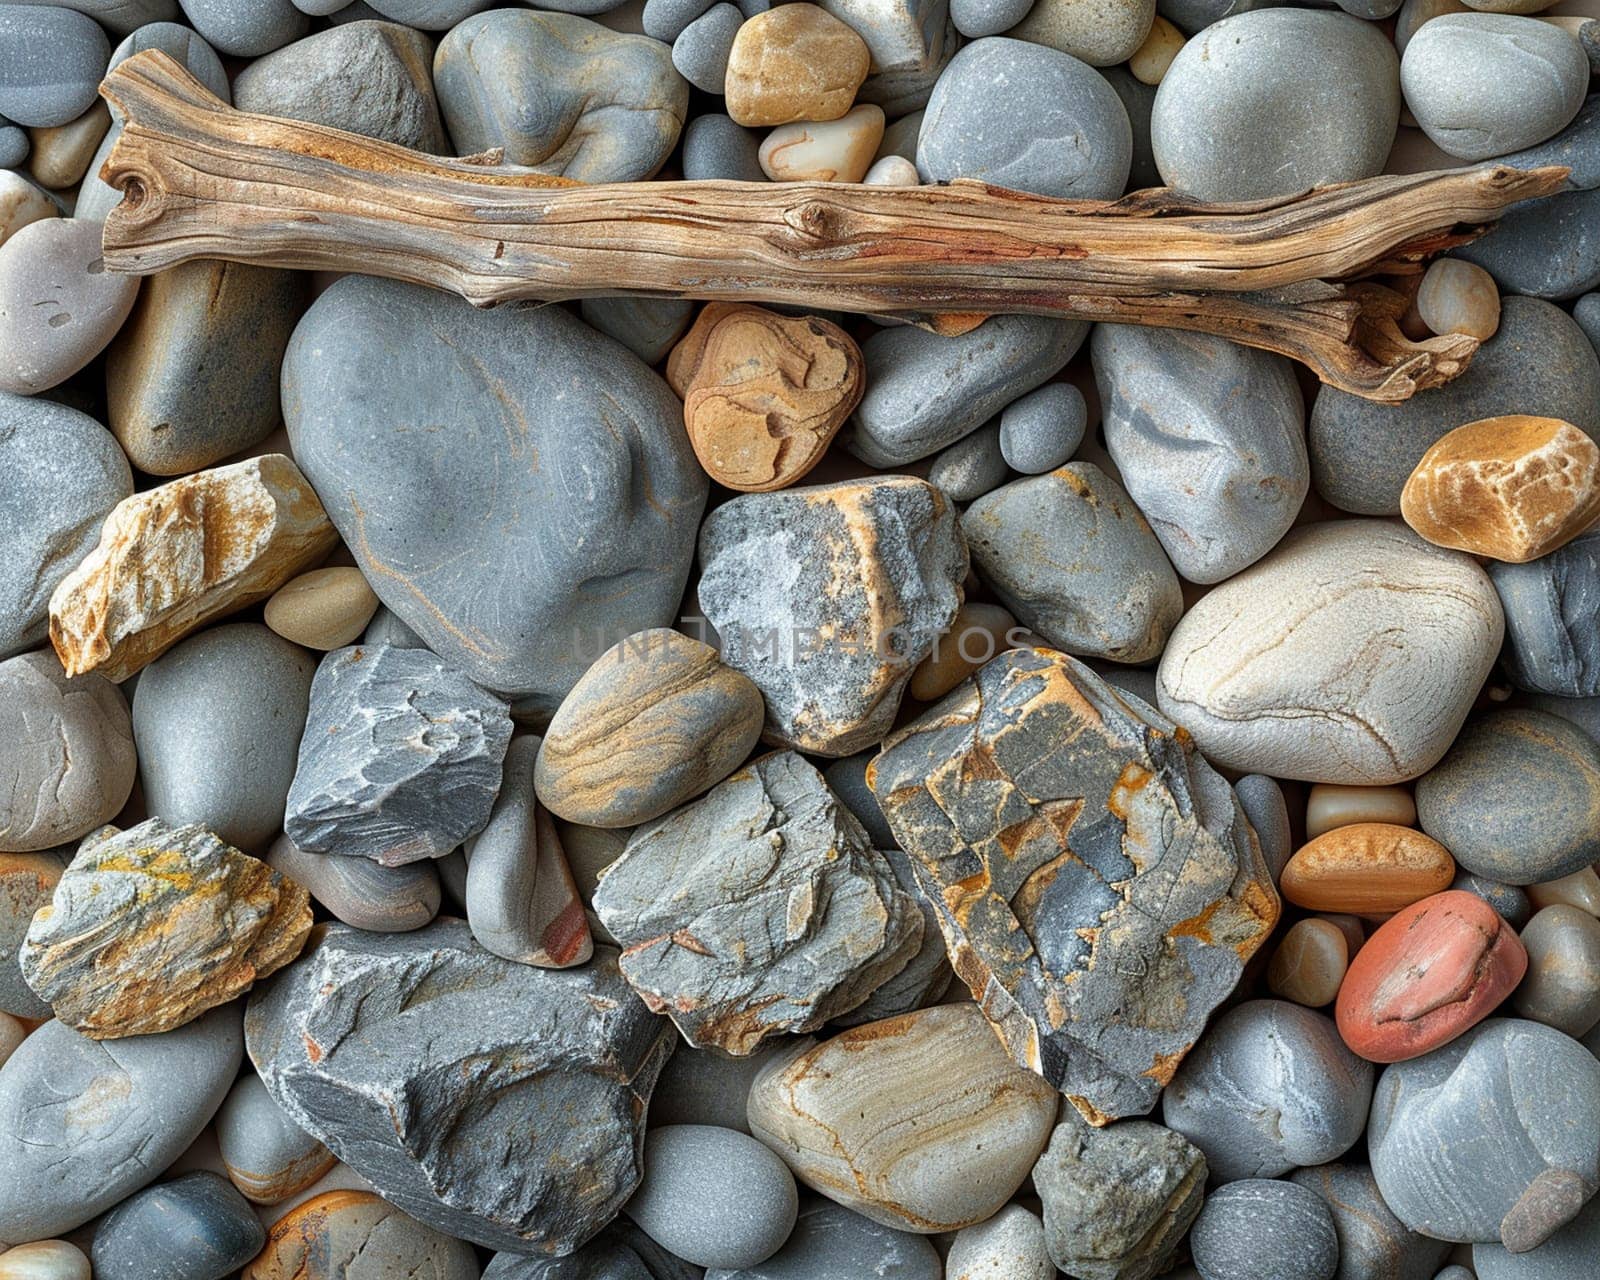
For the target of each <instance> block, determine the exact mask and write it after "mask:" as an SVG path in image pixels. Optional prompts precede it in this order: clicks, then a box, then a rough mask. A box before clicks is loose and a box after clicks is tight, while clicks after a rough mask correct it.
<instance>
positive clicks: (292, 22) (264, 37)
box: [178, 0, 311, 58]
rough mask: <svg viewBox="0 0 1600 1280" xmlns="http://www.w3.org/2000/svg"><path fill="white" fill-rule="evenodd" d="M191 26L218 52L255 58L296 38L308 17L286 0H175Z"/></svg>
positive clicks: (305, 27)
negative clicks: (181, 7)
mask: <svg viewBox="0 0 1600 1280" xmlns="http://www.w3.org/2000/svg"><path fill="white" fill-rule="evenodd" d="M178 3H179V4H181V5H182V6H183V12H184V13H185V14H186V15H187V16H188V19H189V22H190V23H191V24H192V25H193V27H194V29H195V30H196V31H198V32H199V33H200V34H201V35H202V36H204V37H205V38H206V39H207V40H208V41H210V43H211V45H212V46H213V47H214V48H215V49H216V50H217V52H218V53H226V54H229V55H231V56H232V57H235V58H259V57H260V56H261V55H262V54H264V53H271V52H272V51H273V50H274V49H280V48H282V47H283V46H284V45H286V44H288V43H289V42H290V41H291V40H298V39H299V38H300V37H301V36H303V35H305V33H306V32H307V31H308V30H310V28H311V19H310V18H308V17H307V16H306V15H305V14H304V13H302V12H301V11H300V10H299V9H296V8H295V7H294V5H292V4H291V3H290V2H289V0H178Z"/></svg>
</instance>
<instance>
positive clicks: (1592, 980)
mask: <svg viewBox="0 0 1600 1280" xmlns="http://www.w3.org/2000/svg"><path fill="white" fill-rule="evenodd" d="M1522 945H1523V946H1524V947H1526V948H1527V949H1528V973H1527V976H1526V977H1524V978H1523V980H1522V982H1521V983H1520V984H1519V985H1518V987H1517V989H1516V990H1515V991H1514V992H1513V993H1512V995H1511V1003H1512V1004H1513V1005H1514V1006H1515V1007H1516V1010H1517V1012H1518V1013H1520V1014H1521V1015H1522V1016H1523V1017H1524V1018H1531V1019H1532V1020H1533V1021H1535V1022H1542V1023H1544V1024H1545V1026H1547V1027H1554V1028H1555V1029H1556V1030H1557V1031H1565V1032H1566V1033H1567V1034H1568V1035H1569V1036H1572V1037H1574V1038H1576V1037H1578V1036H1582V1035H1586V1034H1588V1032H1589V1031H1590V1030H1592V1029H1593V1027H1594V1026H1595V1024H1596V1023H1600V920H1596V919H1595V918H1594V917H1593V916H1592V915H1590V914H1589V913H1588V912H1587V911H1580V910H1579V909H1578V908H1577V907H1571V906H1568V905H1567V904H1566V903H1555V904H1553V905H1551V906H1548V907H1544V908H1543V909H1541V910H1540V911H1539V912H1538V913H1537V914H1536V915H1535V916H1534V917H1533V919H1532V920H1530V921H1528V923H1527V926H1526V927H1525V928H1524V929H1523V930H1522Z"/></svg>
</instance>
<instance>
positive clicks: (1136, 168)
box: [1096, 66, 1161, 191]
mask: <svg viewBox="0 0 1600 1280" xmlns="http://www.w3.org/2000/svg"><path fill="white" fill-rule="evenodd" d="M1096 70H1098V71H1099V72H1100V74H1101V75H1103V76H1104V77H1105V78H1106V83H1107V84H1109V85H1110V86H1111V87H1112V88H1113V89H1115V90H1116V93H1117V97H1119V98H1121V99H1122V108H1123V110H1124V111H1126V112H1127V113H1128V124H1129V126H1130V127H1131V128H1132V129H1133V163H1132V164H1131V165H1130V166H1129V168H1128V190H1129V191H1142V190H1144V189H1145V188H1146V187H1159V186H1160V185H1161V171H1160V170H1159V169H1157V168H1156V155H1155V149H1154V147H1153V146H1152V145H1151V142H1150V117H1151V115H1152V114H1153V113H1154V111H1155V107H1156V88H1157V86H1156V85H1153V84H1146V83H1145V82H1144V81H1143V80H1140V79H1139V78H1138V77H1137V76H1135V75H1134V74H1133V72H1131V71H1129V70H1128V68H1127V67H1125V66H1118V67H1098V68H1096Z"/></svg>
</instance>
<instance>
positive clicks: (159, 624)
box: [50, 453, 338, 681]
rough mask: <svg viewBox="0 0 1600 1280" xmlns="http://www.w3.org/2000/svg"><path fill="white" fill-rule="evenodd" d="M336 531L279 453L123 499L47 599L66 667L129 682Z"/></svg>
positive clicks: (283, 577)
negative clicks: (95, 543) (80, 560)
mask: <svg viewBox="0 0 1600 1280" xmlns="http://www.w3.org/2000/svg"><path fill="white" fill-rule="evenodd" d="M337 540H338V535H337V534H336V533H335V532H334V529H333V525H332V524H330V523H329V522H328V517H327V515H326V514H325V513H324V512H323V510H322V503H320V502H319V501H317V495H316V494H315V493H314V492H313V491H312V488H311V486H310V485H309V484H307V483H306V478H305V477H304V476H303V475H301V474H300V469H299V468H298V467H296V466H295V464H294V463H293V462H292V461H290V459H289V458H287V457H286V456H284V455H283V454H281V453H269V454H266V455H264V456H263V457H259V458H251V459H249V460H248V461H245V462H236V463H232V464H231V465H229V466H224V467H214V468H212V469H211V470H209V471H197V472H195V473H194V474H193V475H188V476H184V477H183V478H182V479H181V480H173V481H171V482H170V483H168V484H164V485H161V486H159V487H158V488H155V489H147V490H145V491H144V492H143V493H136V494H134V495H133V496H132V497H131V498H125V499H123V501H121V502H119V503H118V504H117V506H116V507H115V509H114V510H113V511H112V512H111V514H110V515H109V516H107V517H106V523H105V527H104V529H103V530H102V531H101V534H100V543H99V545H98V546H96V547H95V549H94V550H93V551H91V552H90V553H89V554H88V556H87V557H86V558H85V559H84V561H83V563H82V564H80V565H79V566H78V567H77V568H76V569H74V570H73V571H72V572H71V573H69V574H68V575H67V576H66V577H65V578H64V579H63V580H62V582H61V585H60V586H58V587H57V588H56V589H55V593H54V594H53V595H52V596H51V597H50V643H51V644H52V645H54V646H55V651H56V654H57V656H58V657H59V658H60V659H61V665H62V666H63V667H65V668H66V670H67V674H68V675H81V674H82V673H83V672H85V671H99V672H100V674H101V675H103V676H105V677H106V678H107V679H109V680H118V681H121V680H126V679H127V678H128V677H129V676H131V675H132V674H133V673H134V672H135V671H138V670H139V669H140V668H141V667H143V666H144V665H145V664H146V663H148V662H150V661H151V660H152V659H154V658H157V657H159V656H160V655H161V654H162V653H164V652H166V650H167V649H169V648H170V647H171V646H172V645H174V644H176V643H177V642H178V641H179V640H181V639H182V638H183V637H184V636H186V635H188V634H189V633H190V632H191V631H196V630H198V629H199V628H200V627H202V626H204V625H205V624H206V623H207V622H210V621H211V620H212V619H214V618H219V617H221V616H222V615H224V614H227V613H232V612H233V611H235V610H236V609H243V608H245V607H246V606H247V605H252V604H254V603H255V602H256V601H258V600H262V599H265V598H266V597H267V596H269V595H271V594H272V593H273V592H274V591H276V590H277V589H278V588H279V587H281V586H282V585H283V584H284V583H285V582H287V581H288V580H289V579H290V578H292V577H294V575H295V574H297V573H298V572H300V570H302V569H304V568H305V567H306V566H307V565H309V564H311V563H313V562H314V561H316V560H318V559H319V558H321V557H322V556H323V555H324V554H325V553H326V552H327V551H328V550H329V549H331V548H332V546H333V544H334V543H335V542H336V541H337Z"/></svg>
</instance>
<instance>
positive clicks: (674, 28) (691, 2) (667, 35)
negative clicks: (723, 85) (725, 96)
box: [639, 0, 742, 92]
mask: <svg viewBox="0 0 1600 1280" xmlns="http://www.w3.org/2000/svg"><path fill="white" fill-rule="evenodd" d="M710 8H711V0H644V11H643V13H642V14H641V15H640V19H639V22H640V25H641V26H642V27H644V33H645V35H647V36H649V37H651V38H652V39H654V40H664V41H666V42H667V43H668V44H671V43H673V41H675V40H676V39H677V38H678V37H679V36H680V35H682V34H683V33H684V32H685V31H686V30H688V28H689V27H690V25H691V24H692V23H693V22H694V20H695V19H696V18H698V17H700V16H701V15H702V14H704V13H705V12H706V11H707V10H708V9H710ZM741 17H742V15H741ZM717 92H721V90H720V88H719V89H718V90H717Z"/></svg>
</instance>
